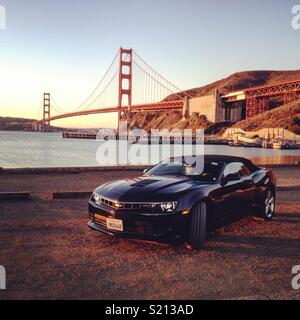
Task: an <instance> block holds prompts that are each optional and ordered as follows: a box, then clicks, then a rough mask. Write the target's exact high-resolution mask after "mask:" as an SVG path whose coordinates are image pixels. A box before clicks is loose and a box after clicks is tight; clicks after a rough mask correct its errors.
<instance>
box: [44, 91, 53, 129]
mask: <svg viewBox="0 0 300 320" xmlns="http://www.w3.org/2000/svg"><path fill="white" fill-rule="evenodd" d="M50 109H51V102H50V93H46V92H45V93H44V97H43V120H44V121H43V124H42V131H49V130H50V121H46V119H47V118H50V114H51V112H50Z"/></svg>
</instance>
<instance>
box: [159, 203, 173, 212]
mask: <svg viewBox="0 0 300 320" xmlns="http://www.w3.org/2000/svg"><path fill="white" fill-rule="evenodd" d="M160 207H161V210H162V211H163V212H173V211H174V210H175V209H176V207H177V202H176V201H174V202H163V203H161V204H160Z"/></svg>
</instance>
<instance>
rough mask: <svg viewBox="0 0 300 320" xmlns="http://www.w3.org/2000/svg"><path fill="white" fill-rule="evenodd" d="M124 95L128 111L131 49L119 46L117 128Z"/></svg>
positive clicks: (130, 93)
mask: <svg viewBox="0 0 300 320" xmlns="http://www.w3.org/2000/svg"><path fill="white" fill-rule="evenodd" d="M126 96H127V105H128V111H130V106H131V102H132V49H123V48H120V67H119V100H118V107H119V110H118V128H119V125H120V121H121V120H122V111H121V107H122V105H123V98H124V97H126Z"/></svg>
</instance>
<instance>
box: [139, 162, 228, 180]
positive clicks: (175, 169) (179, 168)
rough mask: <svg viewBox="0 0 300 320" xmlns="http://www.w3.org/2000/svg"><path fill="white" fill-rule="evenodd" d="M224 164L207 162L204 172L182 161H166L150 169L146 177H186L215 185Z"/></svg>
mask: <svg viewBox="0 0 300 320" xmlns="http://www.w3.org/2000/svg"><path fill="white" fill-rule="evenodd" d="M222 168H223V162H220V161H205V162H204V168H203V170H202V172H199V171H197V168H196V167H195V166H194V165H190V164H187V163H185V162H184V161H180V160H166V161H163V162H160V163H159V164H157V165H156V166H154V167H153V168H152V169H150V170H149V171H148V172H147V173H146V174H145V176H186V177H189V178H191V179H194V180H199V181H205V182H211V183H214V182H216V181H217V180H218V178H219V176H220V175H221V171H222Z"/></svg>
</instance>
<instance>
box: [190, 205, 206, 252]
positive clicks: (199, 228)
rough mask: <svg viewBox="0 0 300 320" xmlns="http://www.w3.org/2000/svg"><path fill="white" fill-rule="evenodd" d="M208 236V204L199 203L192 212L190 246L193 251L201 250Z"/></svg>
mask: <svg viewBox="0 0 300 320" xmlns="http://www.w3.org/2000/svg"><path fill="white" fill-rule="evenodd" d="M205 234H206V204H205V203H204V202H198V203H196V204H195V205H194V207H193V209H192V210H191V225H190V241H189V242H190V245H191V246H192V248H193V249H201V248H202V247H203V244H204V240H205Z"/></svg>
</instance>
